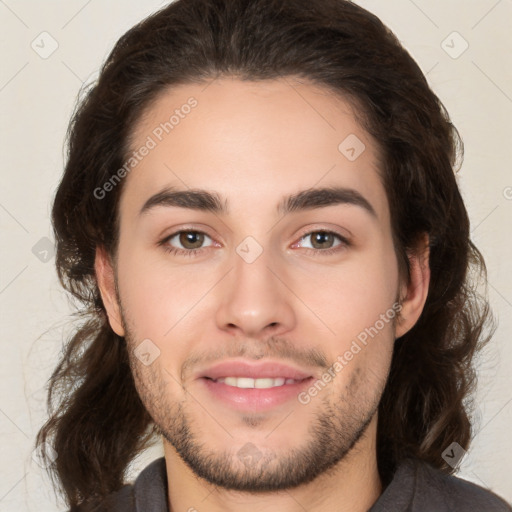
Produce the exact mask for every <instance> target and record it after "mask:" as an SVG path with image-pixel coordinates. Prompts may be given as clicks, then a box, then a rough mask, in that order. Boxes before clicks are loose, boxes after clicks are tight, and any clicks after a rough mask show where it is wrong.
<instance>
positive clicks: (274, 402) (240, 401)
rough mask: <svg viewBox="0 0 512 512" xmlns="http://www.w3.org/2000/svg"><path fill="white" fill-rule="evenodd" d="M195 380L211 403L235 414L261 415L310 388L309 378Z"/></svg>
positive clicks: (203, 378)
mask: <svg viewBox="0 0 512 512" xmlns="http://www.w3.org/2000/svg"><path fill="white" fill-rule="evenodd" d="M199 381H200V382H201V383H202V385H203V387H204V390H205V392H206V394H207V395H208V397H209V401H210V402H211V401H212V400H213V403H218V404H222V405H224V406H227V407H228V408H229V409H231V410H235V411H242V412H263V411H270V410H272V409H275V408H277V407H279V406H283V405H284V404H286V403H293V402H294V401H297V399H298V398H297V397H298V395H299V393H300V392H301V391H302V390H303V389H304V388H305V387H307V386H308V385H310V383H311V382H312V381H313V377H306V378H304V379H291V378H284V377H275V378H258V379H253V378H250V377H222V378H218V379H212V378H210V377H201V378H200V379H199Z"/></svg>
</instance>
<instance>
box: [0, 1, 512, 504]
mask: <svg viewBox="0 0 512 512" xmlns="http://www.w3.org/2000/svg"><path fill="white" fill-rule="evenodd" d="M164 3H165V2H164ZM357 3H359V4H360V5H362V6H364V7H366V8H368V9H369V10H370V11H372V12H374V13H375V14H377V15H378V16H379V17H380V18H381V19H382V20H383V21H384V22H385V23H386V24H387V25H388V26H389V27H390V28H391V29H392V30H393V31H394V32H395V33H396V34H397V36H398V38H399V39H400V41H402V43H403V44H404V45H405V47H406V48H407V49H408V50H409V51H410V52H411V54H412V55H413V57H414V58H415V59H416V60H417V62H418V63H419V65H420V66H421V68H422V69H423V70H424V72H425V73H427V77H428V80H429V82H430V84H431V86H432V88H433V89H434V91H435V92H436V93H437V94H438V95H439V97H440V98H441V100H442V101H443V102H444V104H445V106H446V107H447V109H448V111H449V113H450V115H451V117H452V120H453V122H454V123H455V125H456V126H457V128H458V129H459V131H460V133H461V135H462V138H463V140H464V142H465V146H466V148H465V149H466V151H465V160H464V164H463V166H462V169H461V171H460V172H459V183H460V186H461V190H462V193H463V196H464V199H465V201H466V204H467V208H468V211H469V214H470V218H471V223H472V236H473V239H474V241H475V243H476V244H477V246H478V247H479V248H480V250H481V251H482V252H483V254H484V256H485V258H486V261H487V265H488V269H489V297H490V301H491V305H492V307H493V309H494V312H495V315H496V316H497V317H498V319H499V327H498V330H497V332H496V335H495V337H494V340H493V342H492V344H491V345H490V346H489V348H488V349H487V350H486V351H485V353H483V355H482V357H481V358H480V366H479V369H480V372H479V373H480V380H479V388H478V395H477V404H478V414H477V418H476V420H477V423H476V426H475V430H476V432H477V435H476V437H475V440H474V442H473V444H472V447H471V449H470V450H469V452H468V453H467V454H466V455H465V457H464V459H463V460H462V462H461V465H460V471H459V475H460V476H462V477H464V478H466V479H468V480H471V481H474V482H476V483H479V484H480V485H484V486H486V487H489V488H491V489H493V490H494V491H496V492H497V493H499V494H501V495H502V496H503V497H505V498H506V499H508V500H512V483H511V482H512V477H511V473H512V462H511V460H510V458H511V455H512V441H511V437H510V431H511V420H512V403H511V402H512V391H511V388H512V386H511V384H512V376H511V374H512V372H511V370H512V365H511V363H512V341H511V338H512V321H511V318H512V315H511V313H512V278H511V275H512V272H511V270H512V267H511V265H510V263H509V257H510V255H511V254H512V250H511V248H512V243H511V238H512V237H511V232H510V226H511V222H510V221H511V217H512V174H511V172H510V166H511V161H512V140H511V135H512V129H511V123H510V118H511V115H512V83H511V82H512V81H511V78H512V77H511V65H510V55H511V52H512V38H511V35H510V33H511V31H510V21H511V20H512V2H511V0H499V1H497V0H479V1H467V0H448V1H441V0H433V1H427V0H414V1H413V0H392V1H386V2H382V1H380V2H379V1H377V0H358V2H357ZM162 5H163V3H162V2H158V1H156V0H145V1H142V0H129V1H127V0H124V1H121V0H116V1H113V0H112V1H108V2H107V1H99V0H89V1H84V0H66V1H64V0H60V1H57V0H52V1H50V0H47V1H45V2H36V1H35V0H25V1H15V0H5V1H3V0H0V28H1V32H0V34H1V36H0V37H1V48H2V66H1V69H0V115H1V133H0V140H1V144H2V159H1V172H2V180H1V192H0V226H1V230H2V253H1V261H0V305H1V306H0V307H1V318H2V323H1V329H2V330H1V336H0V340H1V347H2V351H1V357H0V371H1V376H2V386H1V399H0V434H1V443H2V444H1V446H2V448H1V449H2V452H1V453H2V456H1V459H0V511H14V510H15V511H22V510H31V511H32V510H33V511H36V510H37V511H39V512H45V511H48V512H53V511H57V510H64V508H63V505H62V503H60V504H58V503H57V502H56V500H55V498H54V496H53V492H52V490H51V487H50V484H49V480H48V478H47V477H46V476H45V475H44V472H43V471H42V470H41V469H40V468H39V466H38V465H37V464H36V463H35V462H34V461H33V460H32V459H31V452H32V447H33V441H34V436H35V434H36V432H37V430H38V428H39V427H40V425H41V424H42V422H43V421H44V418H45V409H44V389H43V386H44V384H45V381H46V379H47V378H48V377H49V374H50V373H51V371H52V369H53V367H54V365H55V363H56V360H57V355H58V352H59V349H60V344H61V340H62V339H63V337H64V336H65V335H66V333H67V334H69V333H70V332H71V331H72V324H71V323H70V322H69V318H70V312H71V311H72V308H71V305H70V304H69V303H68V299H67V298H66V296H65V295H64V293H63V291H62V290H61V288H60V286H59V284H58V282H57V278H56V274H55V271H54V258H53V256H52V253H51V246H48V241H46V240H45V237H48V238H50V239H51V238H52V236H51V229H50V221H49V213H50V205H51V200H52V199H53V195H54V192H55V189H56V186H57V184H58V182H59V179H60V176H61V172H62V168H63V155H64V148H63V141H64V136H65V131H66V128H67V123H68V120H69V118H70V115H71V113H72V110H73V107H74V104H75V100H76V97H77V94H78V91H79V89H80V87H81V85H82V83H83V82H84V81H87V82H89V81H91V80H92V79H94V78H95V77H96V76H97V71H98V68H99V66H100V64H101V63H102V61H103V60H104V58H105V57H106V56H107V54H108V52H109V51H110V49H111V48H112V46H113V44H114V43H115V41H116V40H117V39H118V37H119V36H121V34H123V33H124V32H125V31H126V30H127V29H129V28H130V27H131V26H132V25H133V24H135V23H136V22H138V21H139V20H141V19H142V18H143V17H145V16H146V15H148V14H150V13H151V12H153V11H154V10H156V9H157V8H159V7H160V6H162ZM45 31H46V32H48V33H49V34H50V36H48V35H41V33H42V32H45ZM454 31H456V32H458V33H459V34H460V36H461V37H459V36H458V35H456V34H455V35H454V34H453V32H454ZM53 40H54V41H55V42H56V43H55V42H53ZM443 41H445V42H444V43H443ZM464 41H466V42H467V44H468V45H469V46H468V48H467V50H466V51H464V52H463V53H461V50H463V49H464V46H465V44H466V43H464ZM52 44H54V45H55V44H58V48H56V50H55V51H54V53H52V54H51V55H49V56H47V55H44V52H49V51H50V50H51V49H52V46H51V45H52ZM31 45H33V46H34V48H37V51H35V49H33V47H32V46H31ZM450 53H451V55H450ZM459 53H461V54H460V55H458V54H459ZM41 54H42V55H43V56H44V57H47V58H42V56H41ZM454 57H457V58H454ZM45 244H46V245H45ZM34 247H35V249H34ZM48 249H50V252H46V253H45V251H48ZM44 260H47V261H44ZM160 454H161V451H160V450H159V449H158V448H156V449H152V450H150V451H149V452H147V453H145V454H144V455H143V456H142V457H141V458H140V459H138V460H137V461H136V463H135V464H134V465H133V466H132V469H131V474H132V475H135V474H137V473H138V472H139V470H140V469H141V468H142V467H144V466H145V465H146V464H147V462H148V461H150V460H151V459H152V458H154V457H156V456H159V455H160Z"/></svg>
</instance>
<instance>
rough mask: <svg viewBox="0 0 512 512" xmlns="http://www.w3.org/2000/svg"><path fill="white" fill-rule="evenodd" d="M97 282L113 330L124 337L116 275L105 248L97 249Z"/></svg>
mask: <svg viewBox="0 0 512 512" xmlns="http://www.w3.org/2000/svg"><path fill="white" fill-rule="evenodd" d="M94 270H95V273H96V281H97V283H98V288H99V290H100V294H101V299H102V301H103V305H104V306H105V309H106V310H107V316H108V321H109V323H110V327H112V330H113V331H114V332H115V333H116V334H117V335H119V336H124V335H125V331H124V327H123V325H122V322H121V314H120V306H119V303H118V300H117V294H116V288H115V273H114V268H113V265H112V262H111V260H110V257H109V255H108V254H107V252H106V250H105V249H104V248H103V247H100V246H97V247H96V256H95V259H94Z"/></svg>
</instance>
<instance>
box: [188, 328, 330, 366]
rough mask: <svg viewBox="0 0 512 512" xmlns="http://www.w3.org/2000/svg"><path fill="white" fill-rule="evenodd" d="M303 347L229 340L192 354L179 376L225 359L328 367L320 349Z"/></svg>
mask: <svg viewBox="0 0 512 512" xmlns="http://www.w3.org/2000/svg"><path fill="white" fill-rule="evenodd" d="M302 346H303V345H302V344H298V343H293V342H290V341H289V340H286V339H284V338H277V337H275V336H272V337H270V338H267V339H265V340H255V339H251V340H230V341H227V342H226V343H225V344H222V345H219V346H218V347H216V348H215V349H214V350H208V351H203V352H199V353H197V354H193V355H191V356H190V357H188V358H187V359H186V361H185V362H184V363H183V366H182V375H186V374H187V373H188V372H190V371H191V370H192V369H193V368H195V367H196V366H197V365H198V364H201V365H203V364H210V363H211V364H213V363H215V362H217V361H222V360H224V359H230V358H236V357H244V358H246V359H253V360H254V361H258V360H259V359H263V358H272V359H282V360H288V361H290V362H293V363H296V364H297V365H299V366H306V367H315V366H318V367H320V368H323V369H325V368H327V367H328V358H327V356H326V355H325V353H324V352H323V351H322V350H321V349H320V348H319V347H311V348H301V347H302Z"/></svg>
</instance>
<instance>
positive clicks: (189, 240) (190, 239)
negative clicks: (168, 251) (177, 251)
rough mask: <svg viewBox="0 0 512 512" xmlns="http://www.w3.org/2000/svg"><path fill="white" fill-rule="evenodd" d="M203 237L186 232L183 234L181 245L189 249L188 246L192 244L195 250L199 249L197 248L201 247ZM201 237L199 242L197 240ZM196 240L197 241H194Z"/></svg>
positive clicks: (199, 234)
mask: <svg viewBox="0 0 512 512" xmlns="http://www.w3.org/2000/svg"><path fill="white" fill-rule="evenodd" d="M202 236H203V235H202V234H201V233H194V232H186V233H182V234H181V240H180V242H181V244H182V245H183V246H184V247H187V244H190V245H192V246H194V247H192V248H193V249H195V248H197V247H200V246H201V244H202V238H201V237H202ZM198 237H199V240H197V238H198ZM194 239H196V240H195V241H194Z"/></svg>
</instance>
